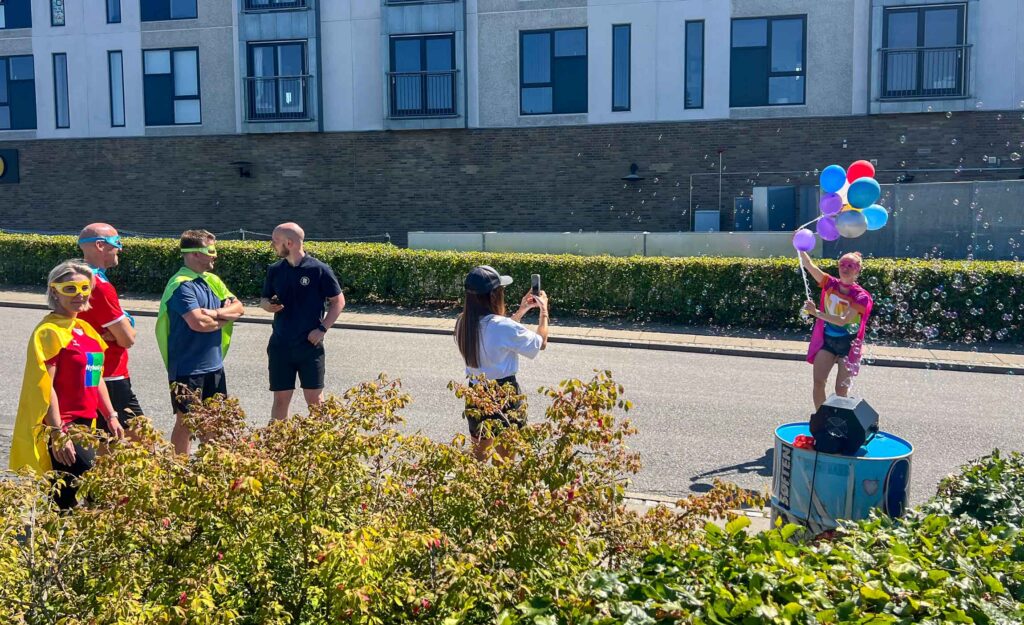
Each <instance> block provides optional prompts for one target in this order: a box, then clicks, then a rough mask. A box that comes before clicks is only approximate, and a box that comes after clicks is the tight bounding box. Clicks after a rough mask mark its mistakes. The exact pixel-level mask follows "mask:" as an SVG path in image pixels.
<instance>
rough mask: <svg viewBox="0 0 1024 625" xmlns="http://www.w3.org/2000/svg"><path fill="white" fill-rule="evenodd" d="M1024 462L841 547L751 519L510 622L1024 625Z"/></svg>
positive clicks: (866, 526) (547, 599) (862, 526)
mask: <svg viewBox="0 0 1024 625" xmlns="http://www.w3.org/2000/svg"><path fill="white" fill-rule="evenodd" d="M1022 477H1024V457H1022V456H1021V455H1020V454H1018V453H1014V454H1012V455H1011V456H1010V457H1003V456H1000V454H999V453H998V452H997V453H996V454H994V455H993V456H990V457H988V458H985V459H982V460H980V461H978V462H975V463H972V464H971V465H970V466H968V467H967V468H965V470H964V472H963V474H962V475H960V476H957V477H953V478H950V479H949V480H947V481H946V483H945V484H944V485H943V486H942V487H941V488H940V491H939V495H938V496H937V497H935V498H933V499H932V500H931V501H930V502H929V503H928V504H927V505H925V506H923V507H922V508H921V509H918V510H912V511H911V512H910V513H909V514H908V515H907V516H906V517H905V518H903V519H900V520H892V519H889V518H887V517H883V516H877V517H874V518H871V519H869V520H866V521H862V522H859V523H855V524H847V525H845V526H844V527H842V528H841V529H840V530H839V531H838V532H837V533H836V534H835V535H834V536H833V537H831V538H829V539H825V540H820V541H811V542H805V541H795V540H794V538H798V537H799V536H800V532H802V530H801V529H800V528H799V527H798V526H796V525H787V526H785V527H782V528H780V529H775V530H771V531H768V532H763V533H761V534H758V535H749V534H747V533H746V532H744V531H742V530H743V525H744V521H745V519H739V520H737V521H734V522H732V523H730V524H729V525H727V526H726V528H725V529H724V530H722V529H720V528H719V527H717V526H715V525H710V524H709V525H708V526H707V532H706V534H705V535H704V536H703V538H702V539H701V540H699V541H696V542H694V543H692V544H689V545H686V544H673V545H659V546H657V547H656V548H654V549H652V550H651V552H650V553H649V554H648V556H647V558H646V559H645V561H644V562H643V563H642V564H640V565H638V566H635V567H627V568H626V569H625V570H621V571H617V572H611V571H597V572H594V573H592V574H591V575H590V576H588V577H587V578H586V579H585V580H584V581H583V583H581V584H580V585H579V586H578V588H577V589H576V591H575V592H563V593H561V594H560V595H559V596H558V597H554V596H552V595H540V596H535V597H533V598H531V599H530V600H528V601H525V602H523V603H521V604H520V605H519V606H518V607H517V608H515V609H510V610H507V611H505V612H504V613H503V615H502V618H501V621H502V622H503V623H505V624H506V625H512V624H513V623H516V624H518V623H587V624H597V623H609V624H610V623H634V624H645V623H651V624H653V623H744V624H745V623H751V624H755V623H757V624H761V623H765V624H772V623H777V624H779V625H783V624H793V623H821V624H840V623H842V624H851V625H852V624H855V623H856V624H868V623H871V624H875V623H878V624H882V623H901V624H908V625H909V624H911V623H935V624H939V623H979V624H992V625H995V624H1003V623H1005V624H1010V623H1020V622H1022V621H1024V604H1022V601H1024V534H1022V533H1021V531H1020V524H1021V510H1022V509H1024V479H1022Z"/></svg>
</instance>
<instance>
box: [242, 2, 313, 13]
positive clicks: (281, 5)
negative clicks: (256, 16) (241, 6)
mask: <svg viewBox="0 0 1024 625" xmlns="http://www.w3.org/2000/svg"><path fill="white" fill-rule="evenodd" d="M308 4H309V3H308V0H245V10H246V11H285V10H289V9H305V8H306V7H307V6H308Z"/></svg>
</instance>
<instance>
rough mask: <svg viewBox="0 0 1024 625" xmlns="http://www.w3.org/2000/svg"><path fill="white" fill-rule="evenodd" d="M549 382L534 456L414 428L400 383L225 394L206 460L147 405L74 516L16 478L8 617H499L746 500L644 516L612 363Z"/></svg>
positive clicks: (489, 391) (9, 535) (0, 534)
mask: <svg viewBox="0 0 1024 625" xmlns="http://www.w3.org/2000/svg"><path fill="white" fill-rule="evenodd" d="M456 392H457V393H458V394H459V395H460V396H462V397H466V398H467V399H468V400H469V401H471V402H473V405H476V406H486V404H487V402H501V401H503V400H504V399H505V398H506V397H507V395H506V394H505V393H506V391H504V390H502V389H498V388H497V387H496V386H493V385H492V386H489V387H484V386H479V387H477V388H474V389H469V388H466V387H462V386H457V387H456ZM544 394H545V395H546V396H547V398H548V399H549V401H550V406H549V407H548V408H547V411H546V416H547V418H546V419H544V420H540V421H539V422H538V423H537V424H535V425H534V426H532V427H530V428H527V429H524V430H523V431H522V432H521V433H520V432H515V431H510V432H506V433H503V434H502V435H501V436H500V437H499V439H498V440H499V441H500V443H501V445H502V447H503V448H505V449H508V450H509V451H510V452H512V454H513V458H514V459H512V460H506V461H500V460H499V459H497V458H495V460H494V462H477V461H475V460H474V459H473V458H472V455H471V454H470V453H469V450H468V449H467V445H466V443H465V440H464V437H462V436H459V437H457V438H456V440H455V441H454V442H452V443H451V444H441V443H436V442H433V441H431V440H429V439H427V438H425V437H422V436H419V435H416V434H402V433H401V432H399V431H398V430H397V429H396V426H397V425H398V424H399V422H400V416H399V414H400V412H401V410H402V408H403V407H404V406H405V405H406V404H407V403H408V401H409V398H408V397H407V396H406V395H404V394H403V393H402V392H401V389H400V387H399V385H398V383H396V382H391V381H388V380H387V379H386V378H381V379H379V380H377V381H376V382H373V383H366V384H362V385H360V386H358V387H356V388H354V389H352V390H351V391H349V392H348V393H347V394H346V396H345V398H344V399H343V400H338V399H332V400H330V401H329V402H327V404H326V405H324V406H323V407H321V408H318V409H316V410H315V411H314V412H313V414H311V415H309V416H296V417H294V418H292V419H289V420H286V421H283V422H279V423H275V424H273V425H272V426H270V427H268V428H263V429H256V430H251V429H248V428H246V427H245V426H244V415H242V413H241V411H240V410H239V409H238V405H237V403H236V402H235V401H234V400H228V401H226V402H224V403H220V404H217V403H211V404H208V405H207V406H206V407H205V408H204V409H203V410H201V411H196V412H195V413H193V414H192V415H191V417H190V419H191V425H192V426H193V427H194V428H195V429H196V431H197V432H198V433H199V434H200V435H201V437H202V438H204V439H205V440H206V441H207V442H206V443H204V444H202V445H201V446H200V448H199V451H198V453H197V454H196V455H195V456H193V457H192V458H191V459H188V458H185V457H182V456H177V455H175V454H174V453H173V451H172V449H171V448H170V447H169V446H168V445H167V444H166V443H164V442H163V441H162V440H161V439H160V437H159V436H158V435H157V434H156V433H154V432H153V431H152V429H151V428H150V426H149V424H148V423H147V422H145V420H144V418H142V417H140V418H139V420H141V421H143V423H139V424H137V425H138V427H140V428H141V431H142V432H144V434H143V437H142V438H143V440H142V441H140V442H139V443H135V444H124V445H118V446H115V447H114V448H113V452H112V453H111V454H110V455H107V456H104V457H102V458H101V459H100V460H99V461H98V462H97V465H96V467H95V469H93V470H92V471H90V472H89V473H88V474H86V476H85V477H84V478H83V480H82V491H81V493H82V494H84V495H87V496H88V497H89V503H88V504H87V505H85V506H84V507H81V508H78V509H76V510H75V511H74V512H73V513H72V514H70V515H68V516H64V517H62V516H60V515H59V514H58V513H57V512H56V511H55V510H54V509H53V508H52V506H51V504H50V503H49V501H48V499H47V497H46V495H45V492H46V485H45V483H44V482H42V481H40V480H37V479H30V478H28V477H26V479H25V480H23V481H22V482H20V483H15V482H9V481H8V482H0V496H2V498H0V538H2V540H3V542H2V543H0V578H2V579H3V580H4V584H3V585H2V587H0V621H2V622H4V623H17V622H27V623H32V624H36V623H39V624H47V625H50V624H53V623H68V624H71V623H76V624H77V623H97V624H106V623H125V624H128V623H131V624H135V623H186V622H187V623H200V624H206V623H282V624H283V623H309V624H319V623H337V622H353V623H405V622H409V623H413V622H429V623H440V622H465V623H484V622H493V621H494V619H495V617H496V616H497V614H498V612H499V610H500V609H501V607H502V606H507V605H515V604H517V603H519V602H521V601H523V600H524V599H525V598H527V597H529V596H532V595H533V594H535V593H557V592H559V590H561V589H563V588H568V587H570V586H571V585H572V584H574V582H575V580H576V579H578V578H579V577H580V576H581V575H583V574H584V572H586V571H588V570H590V569H592V568H594V567H598V566H601V565H602V564H605V565H610V564H613V563H615V564H625V563H626V562H629V561H630V560H631V559H632V558H635V557H636V556H637V554H639V553H641V550H644V549H646V548H647V546H648V545H649V544H650V543H651V541H653V540H654V539H655V537H656V536H660V537H661V538H663V539H666V540H667V539H674V540H682V539H683V537H684V536H690V535H692V534H693V528H695V527H697V525H698V523H697V522H696V519H698V518H706V517H708V516H715V515H716V514H722V515H724V513H725V511H726V510H727V509H728V508H729V507H730V506H735V505H739V504H740V503H742V502H743V501H744V499H745V498H746V495H745V493H742V492H740V491H738V490H737V489H735V488H733V489H723V490H721V491H719V492H718V493H717V494H715V495H713V496H712V497H709V498H702V499H701V500H699V502H694V503H693V504H692V509H691V511H690V514H689V515H684V516H683V517H681V518H678V519H676V518H671V519H669V518H666V517H665V516H664V515H652V516H651V517H647V518H643V517H640V516H638V515H637V514H636V513H633V512H630V511H628V510H627V509H626V508H625V507H624V505H623V491H624V488H625V479H626V478H627V477H628V475H629V474H630V473H632V472H633V471H635V470H636V469H637V467H638V459H637V456H636V454H635V453H634V452H631V451H629V449H628V448H627V447H626V445H625V442H626V438H627V436H628V435H629V434H630V433H631V432H632V428H631V426H630V425H629V423H628V421H626V420H625V419H623V418H622V417H621V412H623V411H625V410H627V409H628V408H629V405H628V403H627V402H626V401H625V400H624V399H623V398H622V389H621V387H619V386H618V385H616V384H615V383H614V382H613V381H612V380H611V379H610V377H608V376H607V375H606V374H599V375H597V376H595V377H594V379H592V380H591V381H589V382H587V383H584V382H580V381H576V380H573V381H568V382H564V383H563V384H561V385H560V386H559V387H558V388H553V389H547V390H545V391H544Z"/></svg>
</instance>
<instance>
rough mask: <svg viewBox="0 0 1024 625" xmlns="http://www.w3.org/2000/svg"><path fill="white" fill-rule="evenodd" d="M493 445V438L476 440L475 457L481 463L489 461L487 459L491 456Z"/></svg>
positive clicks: (474, 444) (474, 443)
mask: <svg viewBox="0 0 1024 625" xmlns="http://www.w3.org/2000/svg"><path fill="white" fill-rule="evenodd" d="M493 445H494V439H493V438H474V439H473V457H474V458H476V459H477V460H479V461H481V462H482V461H484V460H487V458H488V457H489V456H490V455H491V447H492V446H493Z"/></svg>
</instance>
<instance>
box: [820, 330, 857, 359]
mask: <svg viewBox="0 0 1024 625" xmlns="http://www.w3.org/2000/svg"><path fill="white" fill-rule="evenodd" d="M851 345H853V335H852V334H847V335H846V336H829V335H828V334H826V335H825V344H824V345H822V346H821V348H822V349H823V350H825V351H826V352H830V353H832V354H835V355H836V356H838V357H840V358H846V357H847V356H848V355H849V354H850V346H851Z"/></svg>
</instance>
